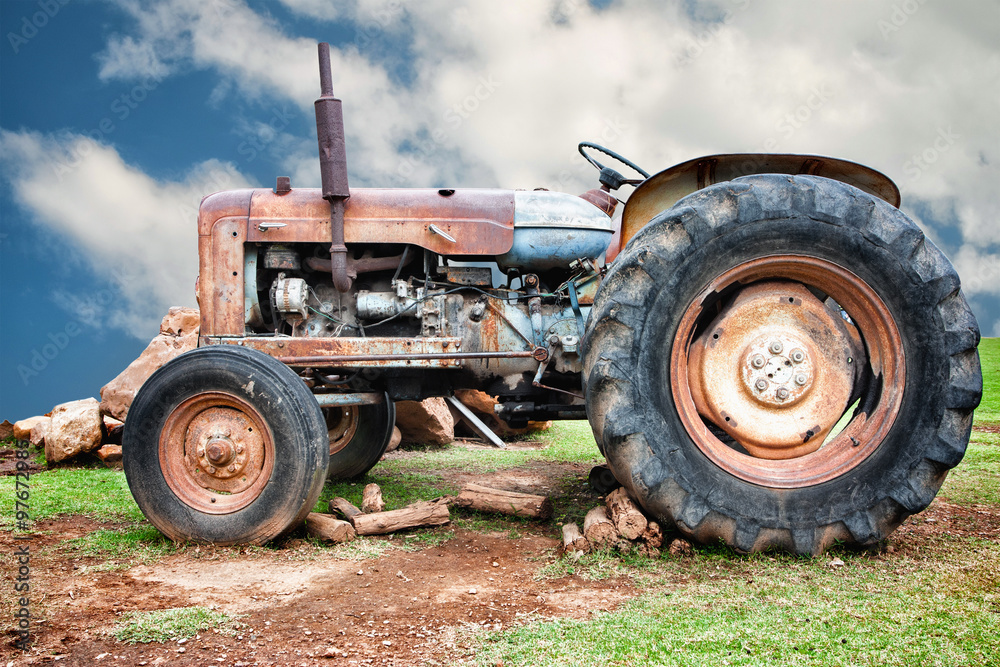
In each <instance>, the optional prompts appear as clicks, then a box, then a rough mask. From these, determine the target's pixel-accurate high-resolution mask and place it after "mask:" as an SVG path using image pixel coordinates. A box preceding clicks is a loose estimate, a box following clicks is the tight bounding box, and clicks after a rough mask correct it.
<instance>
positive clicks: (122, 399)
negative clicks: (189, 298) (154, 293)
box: [101, 307, 198, 421]
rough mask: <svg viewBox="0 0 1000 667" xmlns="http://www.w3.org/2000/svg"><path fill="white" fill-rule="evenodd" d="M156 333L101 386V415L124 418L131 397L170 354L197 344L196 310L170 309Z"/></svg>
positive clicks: (122, 419)
mask: <svg viewBox="0 0 1000 667" xmlns="http://www.w3.org/2000/svg"><path fill="white" fill-rule="evenodd" d="M191 327H193V328H191ZM160 332H161V333H160V335H159V336H157V337H156V338H154V339H153V340H152V341H151V342H150V343H149V345H148V346H147V347H146V349H145V350H143V351H142V354H140V355H139V358H138V359H136V360H135V361H133V362H132V363H131V364H129V365H128V367H127V368H126V369H125V370H123V371H122V372H121V373H119V374H118V377H116V378H115V379H114V380H112V381H111V382H109V383H107V384H106V385H104V386H103V387H101V412H102V413H103V414H106V415H110V416H112V417H114V418H115V419H118V420H120V421H125V419H126V417H127V416H128V409H129V406H131V405H132V399H134V398H135V395H136V393H138V391H139V388H140V387H142V385H143V383H144V382H145V381H146V380H147V379H148V378H149V376H150V375H152V374H153V373H154V372H155V371H156V370H157V369H159V368H160V367H161V366H163V365H164V364H165V363H167V362H168V361H170V360H171V359H173V358H174V357H178V356H180V355H182V354H184V353H185V352H187V351H188V350H193V349H194V348H196V347H198V311H197V310H196V309H194V308H177V307H174V308H171V309H170V312H168V313H167V316H166V317H164V318H163V322H162V323H161V324H160Z"/></svg>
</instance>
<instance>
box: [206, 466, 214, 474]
mask: <svg viewBox="0 0 1000 667" xmlns="http://www.w3.org/2000/svg"><path fill="white" fill-rule="evenodd" d="M206 470H208V474H209V475H214V474H215V466H208V468H206Z"/></svg>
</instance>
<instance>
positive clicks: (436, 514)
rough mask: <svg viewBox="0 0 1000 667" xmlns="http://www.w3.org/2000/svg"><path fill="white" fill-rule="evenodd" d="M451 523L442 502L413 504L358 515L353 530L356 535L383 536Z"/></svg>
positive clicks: (446, 508)
mask: <svg viewBox="0 0 1000 667" xmlns="http://www.w3.org/2000/svg"><path fill="white" fill-rule="evenodd" d="M449 521H451V514H450V513H449V512H448V505H447V504H446V503H444V502H436V501H431V502H422V503H413V504H412V505H407V506H406V507H404V508H402V509H398V510H390V511H388V512H376V513H375V514H358V515H357V516H355V517H354V520H353V523H354V530H356V531H357V532H358V535H385V534H386V533H394V532H396V531H397V530H404V529H406V528H426V527H429V526H442V525H444V524H446V523H448V522H449Z"/></svg>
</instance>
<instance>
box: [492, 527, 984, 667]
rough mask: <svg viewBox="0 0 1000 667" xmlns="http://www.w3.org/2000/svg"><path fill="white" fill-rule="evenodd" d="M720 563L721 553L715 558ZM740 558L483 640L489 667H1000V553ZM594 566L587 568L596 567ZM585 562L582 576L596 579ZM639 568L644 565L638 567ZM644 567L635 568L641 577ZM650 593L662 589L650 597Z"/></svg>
mask: <svg viewBox="0 0 1000 667" xmlns="http://www.w3.org/2000/svg"><path fill="white" fill-rule="evenodd" d="M710 551H711V550H710ZM841 557H842V558H843V559H844V561H846V565H845V566H843V567H837V568H833V567H830V566H829V564H828V563H829V560H828V559H827V558H824V559H817V560H807V559H797V558H794V557H791V556H777V557H772V556H766V555H756V556H747V557H740V556H735V555H731V554H730V555H728V556H727V555H725V554H722V553H721V552H720V553H709V554H708V555H703V554H702V553H701V550H699V553H698V554H696V556H695V557H694V558H693V559H690V560H689V561H677V560H672V559H669V558H668V559H663V560H660V561H648V560H647V561H646V563H645V564H644V565H643V567H645V568H646V569H649V570H652V571H654V572H655V575H656V576H654V577H649V579H648V581H647V585H645V586H643V588H645V589H646V590H650V588H652V589H653V590H651V591H650V592H648V593H646V594H644V595H642V596H641V597H640V598H638V599H636V600H634V601H631V602H628V603H626V604H625V605H623V607H622V608H620V609H618V610H616V611H613V612H598V613H593V614H592V615H591V618H590V619H588V620H583V621H578V620H565V619H562V620H555V621H535V622H528V623H525V624H524V625H522V626H520V627H516V628H513V629H509V630H505V631H502V632H493V633H488V634H482V635H478V636H476V637H475V638H474V639H475V641H477V642H478V646H477V649H478V650H477V652H476V653H477V655H476V661H477V662H478V664H482V665H496V664H499V663H501V662H502V663H503V664H504V665H507V666H510V665H532V666H539V667H544V666H548V665H587V666H590V665H606V664H607V665H636V666H639V665H720V664H733V665H774V664H794V665H797V664H809V665H940V664H943V665H997V664H1000V653H998V649H997V648H996V647H997V646H998V645H1000V624H997V623H996V622H995V619H996V616H997V614H998V613H1000V595H998V593H1000V587H998V583H997V577H996V575H995V572H996V571H997V570H998V568H1000V547H998V545H996V544H992V543H972V544H967V545H963V546H962V547H961V548H952V549H949V550H948V551H947V553H945V554H941V557H940V558H938V559H934V560H926V561H922V562H914V561H911V560H909V559H908V558H906V557H902V556H901V557H897V558H892V559H873V558H871V557H870V556H868V555H865V554H850V553H847V554H841ZM585 558H586V557H585ZM583 561H584V559H581V565H580V566H581V567H591V566H593V565H594V564H595V563H597V562H600V559H599V558H598V559H594V560H593V561H592V562H591V563H590V564H589V565H588V564H587V563H584V562H583ZM635 565H640V563H637V564H635ZM635 565H632V566H630V567H629V569H633V568H634V567H635ZM648 582H657V583H655V584H652V585H649V583H648Z"/></svg>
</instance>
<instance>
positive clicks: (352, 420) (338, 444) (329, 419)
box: [326, 405, 358, 456]
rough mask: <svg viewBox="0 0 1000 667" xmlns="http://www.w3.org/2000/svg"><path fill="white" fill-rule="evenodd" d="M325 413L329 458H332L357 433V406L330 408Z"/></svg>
mask: <svg viewBox="0 0 1000 667" xmlns="http://www.w3.org/2000/svg"><path fill="white" fill-rule="evenodd" d="M326 413H327V415H326V427H327V429H328V431H329V433H330V456H333V455H334V454H336V453H337V452H339V451H340V450H342V449H343V448H344V447H346V446H347V443H349V442H350V441H351V439H352V438H354V434H355V433H357V432H358V406H356V405H347V406H343V407H339V408H332V409H330V410H327V411H326Z"/></svg>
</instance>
